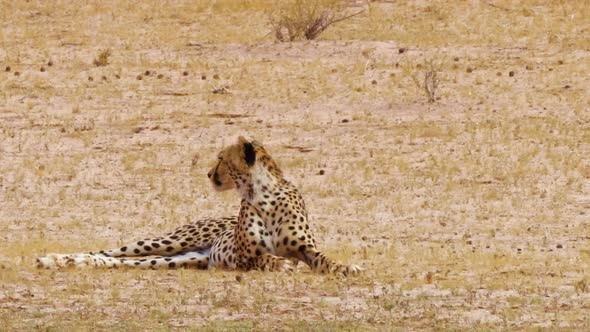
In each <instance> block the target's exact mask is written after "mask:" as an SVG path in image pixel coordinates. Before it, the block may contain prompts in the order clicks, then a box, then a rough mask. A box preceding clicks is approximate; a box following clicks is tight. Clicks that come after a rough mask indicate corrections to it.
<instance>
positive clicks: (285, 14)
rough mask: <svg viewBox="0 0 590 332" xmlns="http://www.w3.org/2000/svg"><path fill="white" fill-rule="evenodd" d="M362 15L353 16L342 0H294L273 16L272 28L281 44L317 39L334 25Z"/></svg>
mask: <svg viewBox="0 0 590 332" xmlns="http://www.w3.org/2000/svg"><path fill="white" fill-rule="evenodd" d="M360 13H362V11H360V12H356V13H353V14H349V13H348V11H347V8H346V4H345V2H344V1H340V0H293V1H286V2H285V3H284V4H282V5H280V6H279V8H278V9H276V10H275V11H274V12H272V13H271V14H270V25H271V28H272V32H273V34H274V35H275V38H276V40H277V41H280V42H285V41H295V40H302V39H307V40H313V39H316V38H317V37H318V36H319V35H320V34H321V33H322V32H324V31H325V30H326V29H327V28H328V27H329V26H330V25H332V24H334V23H337V22H340V21H343V20H346V19H349V18H351V17H353V16H356V15H359V14H360Z"/></svg>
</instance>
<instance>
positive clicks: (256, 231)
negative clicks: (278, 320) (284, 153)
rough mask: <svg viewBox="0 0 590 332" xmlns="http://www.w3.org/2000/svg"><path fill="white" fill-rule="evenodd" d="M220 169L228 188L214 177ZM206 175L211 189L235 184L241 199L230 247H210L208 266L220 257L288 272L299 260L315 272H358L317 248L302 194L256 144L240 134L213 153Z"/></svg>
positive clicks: (247, 267)
mask: <svg viewBox="0 0 590 332" xmlns="http://www.w3.org/2000/svg"><path fill="white" fill-rule="evenodd" d="M220 170H221V171H222V172H220ZM226 172H227V173H229V176H230V177H231V178H232V179H233V186H227V185H226V186H223V183H221V181H219V178H220V177H221V176H227V173H226ZM208 176H209V179H210V180H211V182H212V183H213V186H214V187H215V188H216V189H217V190H227V189H229V188H230V187H235V189H236V190H237V191H238V192H239V194H240V196H241V198H242V200H241V206H240V212H239V215H238V224H237V226H236V228H235V232H234V234H233V237H234V238H233V241H231V240H230V241H228V243H232V244H233V245H232V246H231V247H230V246H224V247H222V248H221V249H222V250H215V245H214V249H212V251H211V256H210V264H211V263H213V264H214V265H220V263H219V262H221V260H222V259H223V261H229V262H233V264H230V265H226V266H225V267H226V268H238V269H242V270H251V269H257V270H268V271H292V270H293V269H294V263H293V261H303V262H304V263H306V264H307V265H309V267H310V268H311V269H312V270H313V271H315V272H320V273H335V274H343V275H348V274H356V273H358V272H360V271H361V270H362V269H361V268H360V267H359V266H357V265H343V264H340V263H336V262H335V261H333V260H332V259H330V258H328V257H327V256H326V255H324V254H323V253H322V252H320V251H319V250H318V249H317V247H316V241H315V238H314V236H313V234H312V231H311V229H310V227H309V223H308V214H307V210H306V207H305V202H304V200H303V197H302V196H301V194H300V193H299V191H298V190H297V188H296V187H295V186H294V185H293V184H291V183H290V182H289V181H287V180H286V179H285V178H284V176H283V173H282V171H281V169H280V168H279V167H278V166H277V164H276V163H275V161H274V160H273V159H272V158H271V156H270V155H269V154H268V153H267V152H266V150H265V149H264V147H263V146H262V145H261V144H260V143H258V142H256V141H248V140H246V139H245V138H244V137H241V136H240V137H239V138H238V142H237V143H236V144H234V145H231V146H229V147H227V148H225V149H223V150H222V151H221V152H220V153H219V154H218V161H217V164H216V165H215V166H214V167H213V168H212V169H211V171H210V172H209V173H208ZM220 185H221V186H220ZM222 186H223V187H222ZM228 252H229V258H227V255H228Z"/></svg>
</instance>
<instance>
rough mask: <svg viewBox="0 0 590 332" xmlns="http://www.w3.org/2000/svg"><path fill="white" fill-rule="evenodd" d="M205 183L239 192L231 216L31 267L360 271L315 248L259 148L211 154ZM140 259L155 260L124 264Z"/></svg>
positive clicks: (296, 203)
mask: <svg viewBox="0 0 590 332" xmlns="http://www.w3.org/2000/svg"><path fill="white" fill-rule="evenodd" d="M208 177H209V179H210V181H211V183H212V185H213V187H214V188H215V189H216V190H217V191H225V190H230V189H236V190H237V191H238V192H239V194H240V196H241V198H242V200H241V206H240V211H239V214H238V216H237V217H229V218H222V219H216V220H206V221H198V222H195V223H193V224H189V225H185V226H182V227H180V228H179V229H177V230H176V231H175V232H173V233H169V234H167V235H166V236H165V237H162V238H155V239H151V240H143V241H138V242H134V243H132V244H130V245H127V246H124V247H121V248H119V249H116V250H109V251H106V252H100V253H98V254H92V253H90V254H73V255H59V254H51V255H48V256H45V257H41V258H38V259H37V264H38V266H40V267H62V266H68V265H74V266H85V265H94V266H107V267H117V266H137V267H151V268H158V267H162V266H165V267H170V268H173V267H177V266H196V267H199V268H225V269H240V270H263V271H283V272H292V271H294V270H295V266H296V263H297V262H298V261H303V262H305V263H306V264H307V265H309V266H310V267H311V269H312V270H313V271H315V272H320V273H335V274H341V275H349V274H356V273H359V272H360V271H362V269H361V268H360V267H359V266H357V265H343V264H340V263H336V262H335V261H333V260H331V259H330V258H328V257H327V256H326V255H324V254H323V253H321V252H320V251H319V250H318V249H317V247H316V241H315V238H314V236H313V234H312V232H311V229H310V227H309V223H308V215H307V210H306V207H305V202H304V200H303V197H302V196H301V194H300V193H299V191H298V190H297V188H296V187H295V186H294V185H292V184H291V183H290V182H289V181H287V180H286V179H285V178H284V176H283V173H282V171H281V170H280V168H279V167H278V166H277V164H276V163H275V162H274V160H273V159H272V158H271V157H270V155H269V154H268V153H267V152H266V150H265V149H264V147H263V146H262V145H261V144H259V143H258V142H256V141H248V140H246V139H245V138H243V137H239V138H238V142H237V144H234V145H231V146H229V147H227V148H225V149H223V150H222V151H221V152H220V153H219V154H218V160H217V163H216V165H215V166H214V167H213V168H212V169H211V170H210V171H209V173H208ZM205 229H207V231H205ZM213 229H216V230H217V231H215V232H213V231H212V230H213ZM199 230H200V232H199ZM205 235H206V236H205ZM187 237H188V238H187ZM164 241H167V242H166V243H165V242H164ZM148 248H149V249H148ZM169 248H172V249H169ZM140 255H160V256H156V257H152V258H149V259H140V260H134V259H127V258H124V257H125V256H140Z"/></svg>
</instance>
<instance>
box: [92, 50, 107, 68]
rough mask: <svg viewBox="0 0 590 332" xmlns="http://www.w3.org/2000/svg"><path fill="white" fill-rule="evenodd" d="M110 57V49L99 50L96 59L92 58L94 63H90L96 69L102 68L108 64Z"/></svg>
mask: <svg viewBox="0 0 590 332" xmlns="http://www.w3.org/2000/svg"><path fill="white" fill-rule="evenodd" d="M110 56H111V50H110V49H108V48H107V49H105V50H101V51H100V52H99V53H98V55H97V57H96V58H94V61H93V62H92V63H94V65H95V66H97V67H103V66H106V65H108V64H109V57H110Z"/></svg>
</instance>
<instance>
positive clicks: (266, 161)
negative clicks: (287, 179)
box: [207, 136, 282, 191]
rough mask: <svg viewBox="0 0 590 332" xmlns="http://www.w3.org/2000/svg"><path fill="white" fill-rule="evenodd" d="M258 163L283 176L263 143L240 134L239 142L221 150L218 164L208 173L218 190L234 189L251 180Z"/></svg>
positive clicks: (276, 174)
mask: <svg viewBox="0 0 590 332" xmlns="http://www.w3.org/2000/svg"><path fill="white" fill-rule="evenodd" d="M256 165H258V166H262V167H263V168H264V169H267V170H268V171H269V172H270V173H271V174H273V175H274V176H277V177H280V178H282V173H281V171H280V170H279V168H278V167H277V166H276V164H275V162H274V161H273V160H272V159H271V158H270V156H269V155H268V154H267V153H266V151H265V150H264V148H263V147H262V145H261V144H260V143H258V142H256V141H248V140H246V139H245V138H244V137H242V136H240V137H239V138H238V142H237V144H233V145H230V146H228V147H226V148H225V149H223V150H221V152H219V154H218V155H217V163H216V165H215V166H214V167H213V168H212V169H211V170H210V171H209V173H208V174H207V175H208V176H209V179H210V180H211V183H212V184H213V187H214V188H215V189H216V190H217V191H223V190H228V189H233V188H236V187H240V186H242V185H246V184H247V183H249V182H250V180H251V178H252V171H253V168H255V166H256Z"/></svg>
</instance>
